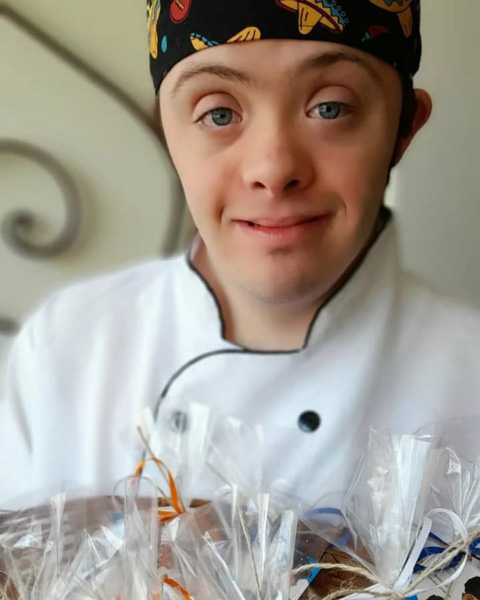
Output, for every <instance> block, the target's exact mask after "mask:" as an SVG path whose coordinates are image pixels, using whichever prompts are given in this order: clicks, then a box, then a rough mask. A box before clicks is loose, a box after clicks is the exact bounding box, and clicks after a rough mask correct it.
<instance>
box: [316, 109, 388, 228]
mask: <svg viewBox="0 0 480 600" xmlns="http://www.w3.org/2000/svg"><path fill="white" fill-rule="evenodd" d="M387 123H388V122H385V120H384V119H377V123H373V124H372V123H370V124H369V126H368V127H365V128H362V130H361V131H359V132H358V134H357V135H355V136H354V137H353V138H352V139H350V140H349V141H348V142H347V143H345V144H341V145H338V146H337V147H335V148H333V147H332V148H330V149H329V152H328V153H325V154H324V156H326V157H327V158H326V161H325V163H324V166H323V167H322V176H324V177H325V178H328V180H329V181H330V185H331V186H332V187H333V188H334V189H336V191H337V194H338V197H339V198H340V199H341V202H342V204H343V208H344V210H345V211H346V213H347V216H348V217H349V219H350V220H352V221H358V220H362V219H363V218H367V219H368V218H369V217H370V215H371V214H372V213H374V214H376V211H377V210H378V205H379V203H380V202H381V200H382V198H383V195H384V191H385V187H386V183H387V179H388V173H389V167H390V163H391V159H392V154H393V148H394V143H395V135H394V133H392V131H393V129H392V128H391V127H388V126H387Z"/></svg>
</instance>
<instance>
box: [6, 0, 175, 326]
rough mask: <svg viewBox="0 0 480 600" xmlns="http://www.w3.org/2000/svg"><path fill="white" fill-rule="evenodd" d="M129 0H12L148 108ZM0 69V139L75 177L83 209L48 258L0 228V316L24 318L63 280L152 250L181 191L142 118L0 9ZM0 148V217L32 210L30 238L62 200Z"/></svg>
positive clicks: (36, 171)
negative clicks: (10, 239) (7, 240)
mask: <svg viewBox="0 0 480 600" xmlns="http://www.w3.org/2000/svg"><path fill="white" fill-rule="evenodd" d="M135 4H136V3H133V2H131V3H128V2H124V3H123V5H122V4H121V3H120V4H119V3H118V2H113V1H110V0H108V1H107V0H102V2H80V3H71V2H67V3H65V2H60V1H47V0H42V2H38V1H36V0H35V1H30V2H27V1H23V0H22V1H21V2H19V3H18V5H17V3H16V4H15V8H19V9H21V12H22V13H23V14H24V15H25V16H27V17H28V18H29V19H30V20H32V21H34V22H35V23H37V25H39V26H41V27H42V28H43V29H44V30H45V31H47V32H49V33H50V34H52V35H53V36H54V37H56V38H57V39H59V40H60V41H62V42H63V43H64V44H65V45H67V47H69V48H70V49H72V50H73V51H74V52H76V53H77V54H79V55H80V56H82V57H83V58H84V59H85V60H86V61H87V62H89V63H90V64H92V65H94V66H95V67H96V68H98V69H99V70H101V71H103V72H104V74H105V75H107V76H108V77H110V78H111V79H113V80H114V81H115V82H117V83H118V84H120V85H121V86H123V87H124V88H125V89H126V90H128V91H129V92H130V93H131V94H133V96H134V97H135V99H136V100H137V102H138V103H139V104H140V105H142V106H143V108H144V109H145V111H147V109H148V106H149V104H151V102H152V100H153V91H152V89H151V87H150V82H149V80H148V72H147V53H146V51H145V39H144V35H145V23H144V10H143V7H142V6H141V5H139V4H136V7H135ZM134 7H135V9H134ZM107 8H108V9H109V10H107ZM0 76H1V82H2V87H1V90H0V132H1V133H0V137H1V138H12V139H15V140H21V141H24V142H28V143H29V144H32V145H34V146H35V147H38V148H42V149H43V150H46V151H47V152H48V153H50V154H51V155H52V156H53V157H55V159H56V160H58V161H59V162H60V163H61V164H62V165H63V166H64V167H65V169H66V170H67V171H68V172H69V173H70V174H71V176H72V177H73V178H74V180H75V184H76V187H77V189H78V191H79V194H80V197H81V202H82V207H83V227H82V232H81V235H80V238H79V239H78V240H77V242H76V243H75V245H74V246H73V247H72V249H71V250H70V251H69V252H67V253H65V254H62V255H60V256H58V257H57V258H55V259H52V260H38V259H37V260H35V259H34V260H32V259H30V258H26V257H24V256H20V255H17V254H15V253H14V252H11V251H10V249H9V248H8V247H7V246H6V245H5V244H4V243H3V240H1V238H0V286H1V287H0V289H1V293H0V317H1V316H9V317H14V318H16V319H22V318H23V317H24V316H25V315H26V314H27V313H28V312H29V311H30V310H31V309H32V308H33V307H34V306H36V305H37V304H38V303H39V302H40V301H41V299H42V298H44V296H45V295H46V294H48V293H50V292H51V291H52V290H54V289H56V288H58V287H60V286H63V285H65V284H67V283H68V282H70V281H72V280H77V279H81V278H83V277H88V276H91V275H93V274H96V273H99V272H103V271H106V270H111V269H116V268H119V267H121V266H123V265H125V264H130V263H134V262H137V261H140V260H144V259H146V258H147V259H148V258H152V257H154V256H156V255H157V253H158V251H159V248H160V247H161V245H162V242H163V241H164V240H165V238H166V235H167V233H168V229H169V227H170V225H171V223H172V217H173V216H174V212H173V211H174V209H175V207H176V206H178V204H179V203H180V202H181V198H180V194H179V190H178V187H177V184H176V179H175V178H174V177H173V176H172V174H171V171H170V169H169V166H168V163H167V161H166V159H165V156H164V152H163V149H162V148H161V146H160V144H159V142H158V140H157V139H156V137H155V135H153V133H152V132H151V131H150V130H149V129H148V127H146V126H145V124H144V123H143V122H142V121H141V120H139V119H138V118H135V117H134V116H133V115H132V114H131V113H130V112H129V111H128V110H126V109H125V107H124V106H122V105H121V104H119V103H118V102H117V101H116V100H114V99H113V98H112V97H111V96H110V95H109V94H107V93H105V92H104V91H103V90H101V89H99V88H98V87H96V86H95V85H92V83H91V82H90V81H88V80H87V79H85V77H84V76H82V75H80V74H79V73H78V72H76V71H75V70H72V68H71V67H70V66H69V65H67V64H65V63H64V62H63V61H62V60H60V59H59V58H58V57H56V56H55V55H53V54H52V53H51V52H49V51H47V50H46V49H45V48H44V47H42V46H41V45H40V44H38V43H37V42H36V41H34V40H32V39H30V38H29V37H28V36H27V35H26V34H25V33H23V32H22V31H21V30H20V29H18V27H16V26H13V25H12V24H11V23H10V22H8V21H6V20H5V19H0ZM0 158H1V160H0V198H1V203H0V221H3V219H4V218H5V216H6V215H7V214H9V213H10V212H11V211H12V210H13V209H17V208H27V209H30V210H31V211H32V212H33V213H35V214H36V215H37V216H38V218H39V220H40V223H41V227H40V229H39V241H47V240H49V239H51V238H53V237H55V236H56V233H57V232H58V231H59V230H60V229H61V227H62V223H63V221H64V208H63V204H62V196H61V193H60V191H59V189H58V187H57V185H56V184H55V182H54V180H53V179H52V178H51V177H50V176H49V174H48V173H46V172H45V171H44V170H42V169H41V168H40V167H39V166H38V165H36V164H35V163H32V162H31V161H29V160H26V159H23V158H19V157H17V156H14V155H9V154H4V153H0Z"/></svg>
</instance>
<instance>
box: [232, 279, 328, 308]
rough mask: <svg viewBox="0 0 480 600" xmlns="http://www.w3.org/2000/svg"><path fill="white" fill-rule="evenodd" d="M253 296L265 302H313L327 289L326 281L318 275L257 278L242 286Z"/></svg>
mask: <svg viewBox="0 0 480 600" xmlns="http://www.w3.org/2000/svg"><path fill="white" fill-rule="evenodd" d="M243 287H244V288H245V289H247V291H248V292H249V293H250V295H252V296H253V297H255V298H257V299H258V300H261V301H262V302H265V303H267V304H277V305H278V304H297V303H305V302H314V301H316V300H320V298H321V297H322V296H323V295H324V294H325V292H326V291H327V290H328V288H329V286H328V283H327V282H325V281H324V279H323V278H318V277H311V276H310V277H306V276H304V277H299V276H298V274H297V275H296V276H295V277H290V278H287V277H276V278H272V279H267V278H263V279H262V278H259V279H258V280H256V281H251V280H250V281H249V282H248V283H245V284H244V286H243Z"/></svg>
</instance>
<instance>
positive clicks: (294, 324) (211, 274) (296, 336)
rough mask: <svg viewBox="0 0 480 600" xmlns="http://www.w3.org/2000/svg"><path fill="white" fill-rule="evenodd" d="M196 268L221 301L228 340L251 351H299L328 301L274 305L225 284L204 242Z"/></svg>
mask: <svg viewBox="0 0 480 600" xmlns="http://www.w3.org/2000/svg"><path fill="white" fill-rule="evenodd" d="M194 266H195V268H196V269H197V270H198V272H199V273H200V274H201V275H202V276H203V277H204V279H206V281H208V283H209V285H210V287H211V288H212V290H213V293H214V294H215V297H216V298H217V301H218V303H219V305H220V309H221V312H222V318H223V322H224V337H225V339H226V340H227V341H229V342H232V343H234V344H237V345H239V346H242V347H244V348H248V349H249V350H258V351H270V352H272V351H292V350H297V349H299V348H301V347H302V346H303V345H304V344H305V341H306V337H307V333H308V330H309V328H310V324H311V322H312V321H313V318H314V316H315V314H316V312H317V311H318V309H319V308H320V307H321V305H322V304H323V302H324V301H325V298H319V297H318V296H315V297H312V298H310V299H308V300H303V301H302V302H285V303H281V304H272V303H268V302H264V301H262V300H259V299H257V298H255V297H253V296H251V295H249V294H248V293H246V292H245V291H244V290H239V289H234V288H232V287H230V286H228V285H225V282H223V280H220V278H219V277H218V275H217V274H216V272H215V269H213V268H212V266H211V264H210V262H209V260H208V256H207V253H206V249H205V246H204V245H203V243H202V245H201V246H200V248H199V249H198V251H197V253H196V256H195V258H194Z"/></svg>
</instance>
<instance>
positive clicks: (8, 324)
mask: <svg viewBox="0 0 480 600" xmlns="http://www.w3.org/2000/svg"><path fill="white" fill-rule="evenodd" d="M17 330H18V325H17V323H15V321H13V320H12V319H6V318H4V317H0V335H14V334H15V333H17Z"/></svg>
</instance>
